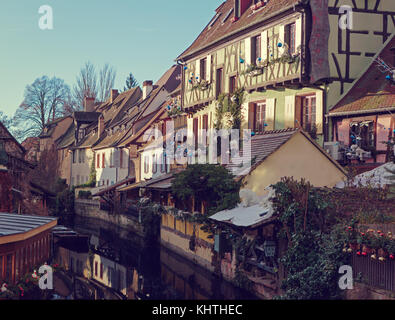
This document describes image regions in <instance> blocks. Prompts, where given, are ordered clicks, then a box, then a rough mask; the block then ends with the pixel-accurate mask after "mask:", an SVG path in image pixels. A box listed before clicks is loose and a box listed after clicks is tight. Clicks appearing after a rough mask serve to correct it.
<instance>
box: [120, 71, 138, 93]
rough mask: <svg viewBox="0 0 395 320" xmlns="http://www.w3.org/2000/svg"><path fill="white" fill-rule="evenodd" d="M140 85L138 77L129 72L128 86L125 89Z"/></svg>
mask: <svg viewBox="0 0 395 320" xmlns="http://www.w3.org/2000/svg"><path fill="white" fill-rule="evenodd" d="M138 85H139V83H138V81H137V80H136V78H135V77H134V76H133V74H132V73H129V75H128V77H127V78H126V87H124V91H127V90H129V89H132V88H135V87H137V86H138Z"/></svg>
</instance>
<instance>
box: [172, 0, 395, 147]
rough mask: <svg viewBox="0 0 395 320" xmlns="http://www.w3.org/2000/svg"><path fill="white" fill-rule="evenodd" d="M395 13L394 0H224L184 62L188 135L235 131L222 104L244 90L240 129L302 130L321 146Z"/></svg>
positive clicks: (185, 54) (182, 57) (391, 25)
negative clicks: (336, 109)
mask: <svg viewBox="0 0 395 320" xmlns="http://www.w3.org/2000/svg"><path fill="white" fill-rule="evenodd" d="M342 6H349V8H350V9H352V11H344V7H343V8H342ZM342 12H343V13H342ZM346 14H348V15H346ZM394 14H395V2H393V1H376V0H367V1H353V0H310V1H301V0H284V1H273V0H272V1H251V0H239V1H234V0H228V1H226V2H224V3H223V4H222V5H221V6H220V7H218V8H217V10H216V12H215V15H214V17H213V18H212V20H211V21H210V22H209V24H208V25H207V26H206V27H205V28H204V29H203V31H202V32H201V34H200V35H199V36H198V37H197V38H196V39H195V41H194V42H193V43H192V44H191V46H190V47H189V48H187V49H186V50H185V51H184V52H183V53H182V54H181V55H180V56H179V57H178V58H177V61H178V63H180V64H182V65H183V66H184V68H183V70H184V72H183V88H182V92H183V99H182V102H183V110H184V111H185V112H187V113H188V131H189V134H191V133H194V134H195V136H196V135H197V132H198V130H199V129H207V128H214V127H216V126H218V123H220V125H221V126H222V127H226V126H229V121H227V120H229V112H226V111H229V110H225V112H222V113H223V114H222V115H221V117H222V118H223V119H222V120H219V116H218V115H219V114H221V112H218V111H219V107H218V106H219V100H220V99H221V98H223V95H227V96H228V97H232V95H233V94H234V93H235V92H236V90H237V89H241V88H244V89H245V95H244V100H243V101H242V103H241V105H240V108H241V125H240V128H241V129H243V128H249V129H251V130H252V131H254V132H263V131H265V130H280V129H286V128H297V127H303V129H304V130H305V131H306V132H310V133H311V135H312V136H313V137H314V138H316V140H317V141H318V142H319V143H320V144H321V145H322V144H323V142H324V141H328V140H329V138H328V136H329V131H328V130H327V128H328V126H329V124H326V123H325V120H324V119H325V117H324V116H325V114H326V113H327V111H328V110H329V109H330V107H332V106H333V105H335V104H336V102H337V101H338V99H339V98H340V97H341V95H342V94H343V93H344V92H345V91H346V90H347V89H348V88H349V87H351V85H352V84H353V82H354V81H355V80H356V78H357V75H358V74H359V73H360V72H361V71H362V70H363V69H364V68H365V66H366V65H367V64H368V63H369V62H370V61H371V59H372V57H373V56H374V55H375V53H376V52H377V48H379V47H381V45H382V44H383V43H384V42H385V41H386V40H387V39H388V38H389V36H390V35H391V33H393V32H394V31H395V24H394V22H393V16H394ZM317 17H319V18H317ZM345 18H347V19H345ZM351 20H352V22H353V23H352V25H351V24H348V25H347V24H346V28H345V27H343V26H340V24H339V22H341V21H346V22H347V21H351ZM368 21H369V23H367V22H368ZM222 111H223V110H222ZM230 120H231V119H230ZM231 122H232V121H231ZM230 125H231V126H232V123H231V124H230ZM196 142H198V143H202V142H203V141H200V140H199V141H196Z"/></svg>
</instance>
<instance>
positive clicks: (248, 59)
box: [245, 38, 251, 65]
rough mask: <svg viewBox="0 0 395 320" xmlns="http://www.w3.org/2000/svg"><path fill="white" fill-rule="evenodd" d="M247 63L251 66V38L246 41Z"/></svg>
mask: <svg viewBox="0 0 395 320" xmlns="http://www.w3.org/2000/svg"><path fill="white" fill-rule="evenodd" d="M245 63H246V64H247V65H248V64H251V38H247V39H245Z"/></svg>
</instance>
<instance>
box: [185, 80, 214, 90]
mask: <svg viewBox="0 0 395 320" xmlns="http://www.w3.org/2000/svg"><path fill="white" fill-rule="evenodd" d="M189 83H191V84H192V88H191V90H197V89H199V90H202V91H204V90H207V89H208V88H209V87H210V85H211V83H210V81H208V80H204V79H200V80H199V79H198V78H197V77H196V81H195V80H194V79H193V78H191V79H190V80H189Z"/></svg>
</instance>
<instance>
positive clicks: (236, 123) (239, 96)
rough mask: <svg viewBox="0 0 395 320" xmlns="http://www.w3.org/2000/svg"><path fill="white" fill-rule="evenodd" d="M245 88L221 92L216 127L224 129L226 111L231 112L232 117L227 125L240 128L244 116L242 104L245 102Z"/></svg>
mask: <svg viewBox="0 0 395 320" xmlns="http://www.w3.org/2000/svg"><path fill="white" fill-rule="evenodd" d="M244 96H245V89H244V88H239V89H237V90H236V91H235V92H233V94H231V95H228V94H225V93H223V94H220V95H219V96H218V99H217V107H216V109H215V118H216V122H215V128H216V129H217V130H220V129H222V127H223V119H224V117H225V114H226V113H229V115H230V119H229V120H228V123H227V125H228V126H229V127H230V128H231V129H240V128H241V122H242V120H243V117H242V112H241V109H242V104H243V103H244Z"/></svg>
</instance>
